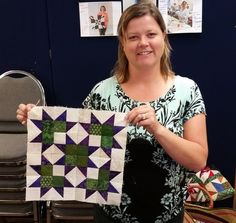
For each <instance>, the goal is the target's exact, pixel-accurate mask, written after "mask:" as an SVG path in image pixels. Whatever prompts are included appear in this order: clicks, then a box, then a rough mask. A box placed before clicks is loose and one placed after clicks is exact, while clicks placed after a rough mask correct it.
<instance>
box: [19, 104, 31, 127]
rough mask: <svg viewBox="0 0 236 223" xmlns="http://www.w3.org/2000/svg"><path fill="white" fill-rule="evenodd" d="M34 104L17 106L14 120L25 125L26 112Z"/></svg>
mask: <svg viewBox="0 0 236 223" xmlns="http://www.w3.org/2000/svg"><path fill="white" fill-rule="evenodd" d="M34 106H35V105H34V104H27V105H26V104H19V106H18V109H17V110H16V118H17V119H18V120H19V122H20V123H21V124H23V125H24V124H26V121H27V118H28V112H29V111H30V110H31V109H32V108H33V107H34Z"/></svg>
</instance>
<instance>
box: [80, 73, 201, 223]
mask: <svg viewBox="0 0 236 223" xmlns="http://www.w3.org/2000/svg"><path fill="white" fill-rule="evenodd" d="M141 103H142V102H139V101H135V100H133V99H131V98H129V97H128V96H127V95H126V94H125V92H124V91H123V90H122V88H121V86H120V85H119V83H118V82H117V79H116V77H115V76H113V77H110V78H108V79H105V80H103V81H101V82H99V83H98V84H96V85H95V86H94V88H93V89H92V91H91V92H90V94H89V95H88V96H87V98H86V99H85V101H84V102H83V105H84V107H85V108H88V109H96V110H110V111H116V112H125V113H126V112H128V111H130V110H132V109H133V108H135V107H137V106H139V105H140V104H141ZM149 103H150V105H151V106H152V107H153V109H154V110H155V112H156V116H157V119H158V121H159V122H160V123H161V124H162V125H163V126H165V127H166V128H168V129H169V130H170V131H172V132H173V133H175V134H176V135H178V136H180V137H182V136H183V131H184V128H183V125H184V123H185V122H186V121H187V120H189V119H190V118H192V117H194V116H195V115H197V114H200V113H205V105H204V102H203V99H202V95H201V92H200V90H199V87H198V85H197V84H196V83H195V82H194V81H193V80H191V79H189V78H186V77H181V76H175V79H174V83H173V85H172V86H171V88H170V89H169V90H168V92H167V93H166V95H164V96H163V97H160V98H157V99H156V100H154V101H151V102H149ZM127 142H128V144H127V148H126V157H125V168H124V184H123V189H122V202H121V204H120V206H108V205H104V206H103V209H104V211H105V212H106V213H107V214H108V215H109V216H111V218H112V219H114V222H122V223H154V222H155V223H162V222H168V221H169V220H170V219H172V218H174V217H175V216H177V215H178V214H179V213H180V212H182V211H183V201H184V198H185V192H186V179H185V176H186V169H185V168H184V167H183V166H181V165H180V164H178V163H176V162H175V161H174V160H172V159H171V158H170V157H169V156H168V154H166V153H165V151H164V150H163V149H162V147H161V145H160V144H159V143H158V141H157V140H156V139H155V138H154V137H153V136H152V135H151V134H149V132H147V131H146V130H145V129H144V128H143V127H137V126H132V125H130V126H129V127H128V141H127ZM189 149H191V148H189Z"/></svg>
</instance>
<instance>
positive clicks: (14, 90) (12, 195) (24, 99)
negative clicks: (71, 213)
mask: <svg viewBox="0 0 236 223" xmlns="http://www.w3.org/2000/svg"><path fill="white" fill-rule="evenodd" d="M37 102H39V105H42V106H43V105H46V101H45V94H44V89H43V87H42V84H41V83H40V81H39V80H38V79H37V78H36V77H35V76H34V75H32V74H30V73H28V72H25V71H21V70H10V71H7V72H5V73H3V74H2V75H0V104H1V106H0V218H1V219H3V220H6V219H7V218H16V217H21V218H22V217H23V218H24V217H25V218H27V219H28V218H29V217H31V218H32V220H33V221H34V222H35V223H37V222H39V221H40V214H39V203H38V202H37V201H25V187H26V177H25V176H26V152H27V128H26V126H24V125H22V124H21V123H20V122H19V121H18V120H17V118H16V110H17V108H18V105H19V104H20V103H24V104H28V103H32V104H35V103H37ZM7 222H8V221H7Z"/></svg>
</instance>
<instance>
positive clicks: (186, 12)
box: [168, 0, 193, 26]
mask: <svg viewBox="0 0 236 223" xmlns="http://www.w3.org/2000/svg"><path fill="white" fill-rule="evenodd" d="M192 11H193V6H192V1H182V0H181V1H178V0H175V1H173V2H172V4H170V5H169V8H168V15H170V16H172V17H174V18H176V19H178V20H179V21H180V22H183V23H185V24H188V25H190V26H192Z"/></svg>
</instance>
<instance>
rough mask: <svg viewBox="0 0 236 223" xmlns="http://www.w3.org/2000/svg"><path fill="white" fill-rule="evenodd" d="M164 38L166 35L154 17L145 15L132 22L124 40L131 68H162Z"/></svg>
mask: <svg viewBox="0 0 236 223" xmlns="http://www.w3.org/2000/svg"><path fill="white" fill-rule="evenodd" d="M164 38H165V33H163V32H162V30H161V29H160V26H159V25H158V23H157V22H156V21H155V19H154V18H153V17H152V16H150V15H145V16H142V17H139V18H134V19H132V20H130V22H129V23H128V26H127V29H126V33H125V37H124V39H123V50H124V53H125V55H126V57H127V59H128V61H129V66H134V67H136V68H144V67H150V66H160V60H161V57H162V54H163V51H164V44H165V42H164Z"/></svg>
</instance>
